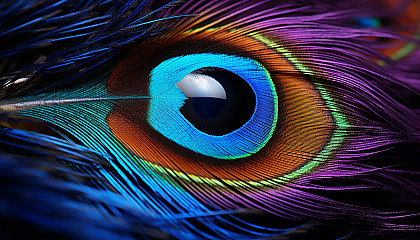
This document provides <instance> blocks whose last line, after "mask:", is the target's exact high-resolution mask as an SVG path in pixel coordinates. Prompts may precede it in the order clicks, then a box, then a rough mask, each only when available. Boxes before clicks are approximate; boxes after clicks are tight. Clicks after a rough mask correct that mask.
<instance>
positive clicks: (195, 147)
mask: <svg viewBox="0 0 420 240" xmlns="http://www.w3.org/2000/svg"><path fill="white" fill-rule="evenodd" d="M206 67H217V68H222V69H225V70H228V71H231V72H233V73H235V74H236V75H238V76H240V77H241V78H243V79H244V80H245V81H246V82H247V83H248V84H249V85H250V86H251V88H252V90H253V91H254V93H255V98H256V106H255V111H254V113H253V115H252V117H251V118H250V119H249V120H248V121H247V122H246V123H245V124H244V125H243V126H242V127H240V128H238V129H237V130H235V131H233V132H230V133H228V134H225V135H222V136H214V135H209V134H206V133H204V132H202V131H200V130H198V129H197V128H195V127H194V126H193V125H192V124H191V123H190V122H189V121H188V120H187V119H186V118H185V117H184V116H183V115H182V114H181V112H180V111H179V110H180V108H181V107H182V106H183V105H184V102H185V100H186V97H185V95H184V94H183V93H182V92H181V90H180V89H178V88H177V87H176V86H175V84H177V83H178V82H179V81H181V79H182V78H184V77H185V76H186V75H188V74H190V73H191V72H193V71H195V70H197V69H200V68H206ZM149 94H150V96H151V101H150V105H149V110H148V122H149V124H150V125H151V126H152V127H153V128H154V129H155V130H156V131H158V132H160V133H161V134H162V135H164V136H165V137H166V138H168V139H170V140H172V141H174V142H176V143H177V144H179V145H181V146H183V147H185V148H188V149H190V150H192V151H195V152H197V153H200V154H203V155H206V156H210V157H214V158H220V159H235V158H241V157H246V156H249V155H251V154H253V153H255V152H258V151H259V150H260V149H261V148H262V147H263V146H264V145H265V144H266V143H267V142H268V140H269V139H270V137H271V135H272V133H273V131H274V129H275V127H276V122H277V115H278V102H277V94H276V90H275V87H274V84H273V82H272V80H271V78H270V74H269V73H268V71H267V70H266V69H265V68H264V67H263V66H262V65H261V64H259V63H258V62H256V61H254V60H251V59H248V58H243V57H238V56H230V55H224V54H211V53H202V54H191V55H186V56H178V57H174V58H171V59H168V60H166V61H163V62H162V63H161V64H159V65H158V66H157V67H156V68H154V69H153V70H152V72H151V73H150V85H149Z"/></svg>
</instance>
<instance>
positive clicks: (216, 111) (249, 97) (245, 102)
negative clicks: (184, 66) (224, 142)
mask: <svg viewBox="0 0 420 240" xmlns="http://www.w3.org/2000/svg"><path fill="white" fill-rule="evenodd" d="M184 79H187V81H184ZM184 79H183V80H181V81H180V83H178V84H177V86H178V87H179V88H180V89H181V90H182V91H183V92H184V94H185V95H186V96H187V98H188V99H187V100H186V101H185V104H184V106H183V107H182V108H181V109H180V112H181V114H182V115H183V116H184V117H185V118H186V119H187V120H188V121H189V122H190V123H191V124H192V125H193V126H194V127H196V128H197V129H198V130H200V131H202V132H204V133H207V134H209V135H216V136H221V135H225V134H228V133H230V132H232V131H235V130H237V129H238V128H240V127H242V126H243V125H244V124H245V123H246V122H247V121H248V120H249V119H250V118H251V117H252V115H253V114H254V110H255V104H256V100H255V99H256V98H255V94H254V91H253V90H252V88H251V86H250V85H249V84H248V83H247V82H246V81H245V80H244V79H242V78H241V77H240V76H238V75H236V74H235V73H232V72H230V71H228V70H225V69H222V68H201V69H198V70H196V71H194V72H192V73H190V74H189V75H188V76H187V77H186V78H184ZM191 79H192V80H191ZM181 82H183V83H182V84H181ZM188 82H191V84H190V83H188ZM180 84H181V85H182V86H180Z"/></svg>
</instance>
